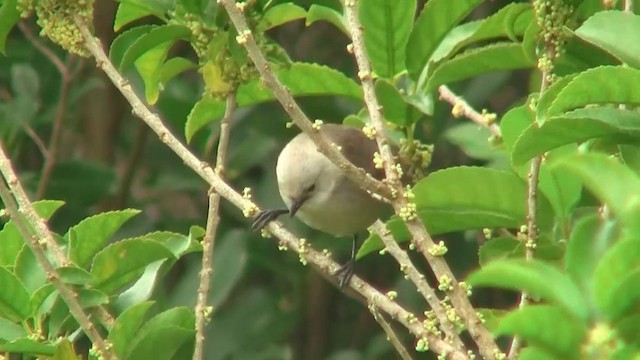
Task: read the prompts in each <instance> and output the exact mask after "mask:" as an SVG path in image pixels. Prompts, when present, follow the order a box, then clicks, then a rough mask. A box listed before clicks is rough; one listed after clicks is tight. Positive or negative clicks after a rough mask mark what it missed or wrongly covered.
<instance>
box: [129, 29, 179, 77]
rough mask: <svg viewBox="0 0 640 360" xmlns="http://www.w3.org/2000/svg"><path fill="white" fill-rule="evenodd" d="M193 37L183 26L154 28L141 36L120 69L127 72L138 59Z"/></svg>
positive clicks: (132, 45)
mask: <svg viewBox="0 0 640 360" xmlns="http://www.w3.org/2000/svg"><path fill="white" fill-rule="evenodd" d="M190 36H191V31H190V30H189V28H187V27H186V26H183V25H164V26H157V27H154V28H152V29H151V30H150V31H148V32H145V33H143V34H141V35H140V36H139V37H138V38H137V39H136V40H135V41H134V42H133V43H131V45H130V46H129V48H128V49H127V50H126V51H125V53H124V56H123V57H122V62H120V63H119V64H118V69H120V70H122V71H125V70H127V69H128V68H129V67H130V66H131V65H132V64H133V63H134V62H135V61H136V60H137V59H139V58H140V57H141V56H142V55H144V54H146V53H147V52H149V51H151V50H153V49H156V48H157V47H160V46H164V44H168V46H169V47H171V45H173V43H174V42H175V41H177V40H183V39H188V38H189V37H190Z"/></svg>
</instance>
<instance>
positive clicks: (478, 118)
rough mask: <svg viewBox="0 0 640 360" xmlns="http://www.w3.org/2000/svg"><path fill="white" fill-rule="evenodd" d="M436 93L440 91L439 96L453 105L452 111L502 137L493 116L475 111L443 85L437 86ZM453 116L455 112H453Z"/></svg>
mask: <svg viewBox="0 0 640 360" xmlns="http://www.w3.org/2000/svg"><path fill="white" fill-rule="evenodd" d="M438 93H440V98H441V99H442V100H444V101H446V102H448V103H449V104H451V105H452V106H453V109H454V110H453V112H455V113H456V114H458V116H464V117H466V118H467V119H469V120H471V121H473V122H474V123H476V124H478V125H480V126H482V127H484V128H487V129H488V130H489V131H490V132H491V134H492V135H493V136H495V137H497V138H500V137H502V134H501V133H500V127H498V125H496V124H495V123H494V122H493V118H491V117H488V116H487V115H483V114H481V113H479V112H477V111H476V110H475V109H474V108H473V107H472V106H471V105H469V103H468V102H466V101H465V100H464V99H463V98H461V97H460V96H458V95H456V94H454V93H453V91H451V89H449V88H448V87H447V86H445V85H441V86H439V87H438ZM454 116H455V114H454Z"/></svg>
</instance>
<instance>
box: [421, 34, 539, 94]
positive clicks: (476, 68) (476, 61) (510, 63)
mask: <svg viewBox="0 0 640 360" xmlns="http://www.w3.org/2000/svg"><path fill="white" fill-rule="evenodd" d="M533 65H535V63H534V62H533V61H531V60H530V59H529V58H528V57H527V56H526V55H525V53H524V51H523V48H522V44H520V43H501V44H493V45H488V46H484V47H481V48H476V49H473V50H469V51H467V52H465V53H463V54H460V55H458V56H456V57H454V58H453V59H451V60H448V61H445V62H444V63H442V64H441V65H439V66H436V68H435V70H434V71H433V73H432V74H431V76H430V77H429V79H428V81H427V91H433V90H434V89H436V88H437V87H438V86H440V85H442V84H449V83H452V82H456V81H460V80H464V79H468V78H470V77H473V76H478V75H481V74H486V73H490V72H495V71H505V70H515V69H525V68H529V67H532V66H533Z"/></svg>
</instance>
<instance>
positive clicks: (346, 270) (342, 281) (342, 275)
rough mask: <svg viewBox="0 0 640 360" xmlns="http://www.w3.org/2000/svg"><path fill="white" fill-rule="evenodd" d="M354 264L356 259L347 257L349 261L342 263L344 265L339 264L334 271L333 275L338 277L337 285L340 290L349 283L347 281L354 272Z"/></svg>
mask: <svg viewBox="0 0 640 360" xmlns="http://www.w3.org/2000/svg"><path fill="white" fill-rule="evenodd" d="M355 265H356V260H355V259H353V258H352V259H349V261H347V262H346V263H344V265H342V266H340V268H339V269H338V271H336V273H335V274H334V275H335V276H337V277H338V286H339V287H340V290H342V289H344V288H345V286H347V285H349V282H350V281H351V278H352V277H353V274H354V270H355Z"/></svg>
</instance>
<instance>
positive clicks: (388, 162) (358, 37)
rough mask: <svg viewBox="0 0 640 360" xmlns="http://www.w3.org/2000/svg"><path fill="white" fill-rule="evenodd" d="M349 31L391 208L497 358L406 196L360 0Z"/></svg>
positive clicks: (349, 14)
mask: <svg viewBox="0 0 640 360" xmlns="http://www.w3.org/2000/svg"><path fill="white" fill-rule="evenodd" d="M342 4H343V7H344V11H345V15H346V19H347V23H348V28H349V31H350V33H351V39H352V40H353V53H354V55H355V57H356V62H357V63H358V69H359V71H358V76H359V77H360V79H361V80H362V87H363V90H364V100H365V103H366V105H367V109H368V111H369V117H370V119H371V124H372V126H373V128H374V130H375V136H376V141H377V142H378V147H379V148H380V156H381V158H382V162H383V164H384V169H385V174H386V176H387V180H388V181H389V182H390V183H391V184H392V186H393V193H394V194H395V195H396V196H395V197H394V198H393V201H392V205H393V208H394V210H395V212H396V214H410V215H406V216H404V217H403V220H404V221H405V223H406V225H407V228H408V230H409V232H410V233H411V235H412V243H413V244H414V246H415V247H416V250H419V251H421V252H422V254H423V256H424V257H425V259H426V260H427V262H428V263H429V265H430V266H431V269H432V270H433V272H434V274H435V275H436V276H437V278H438V279H439V280H440V281H441V282H443V281H446V282H447V284H449V285H450V286H448V289H449V290H448V291H447V294H448V296H449V298H450V299H451V303H452V304H453V306H454V307H455V310H456V313H457V315H458V316H459V317H460V318H461V320H462V322H463V323H464V325H465V327H466V328H467V330H468V331H469V333H470V334H471V337H472V338H473V340H474V341H475V342H476V344H477V345H478V349H479V351H480V354H481V355H482V356H483V357H484V358H486V359H495V358H496V356H497V355H498V354H500V349H499V348H498V346H497V345H496V342H495V339H494V337H493V335H492V334H491V333H490V332H489V331H488V330H487V328H486V327H484V325H483V324H482V322H481V321H480V318H479V317H478V314H477V313H476V311H475V309H474V307H473V306H472V305H471V302H469V298H468V297H467V291H466V289H463V288H462V287H460V286H459V285H458V282H457V280H456V278H455V276H454V275H453V272H452V271H451V269H450V268H449V265H448V264H447V262H446V261H445V260H444V259H443V258H442V257H441V256H434V255H432V254H430V253H429V251H428V249H430V248H433V247H435V246H436V245H435V243H434V242H433V239H432V238H431V236H430V235H429V233H428V232H427V229H426V228H425V226H424V224H423V223H422V221H421V220H420V218H419V217H418V216H417V214H416V212H415V204H414V203H412V202H411V201H410V198H411V196H410V194H407V193H405V191H404V189H403V188H402V186H401V183H400V181H399V180H400V176H399V175H400V173H399V171H398V170H397V168H396V166H395V164H394V160H393V156H392V154H391V149H390V148H389V146H388V145H387V144H386V139H385V134H384V121H383V118H382V114H381V112H380V109H381V108H380V105H379V103H378V101H377V99H376V95H375V89H374V84H373V79H372V77H371V66H370V64H369V60H368V58H367V55H366V50H365V45H364V36H363V32H362V25H361V24H360V21H359V19H358V13H357V5H358V2H357V0H342Z"/></svg>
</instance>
